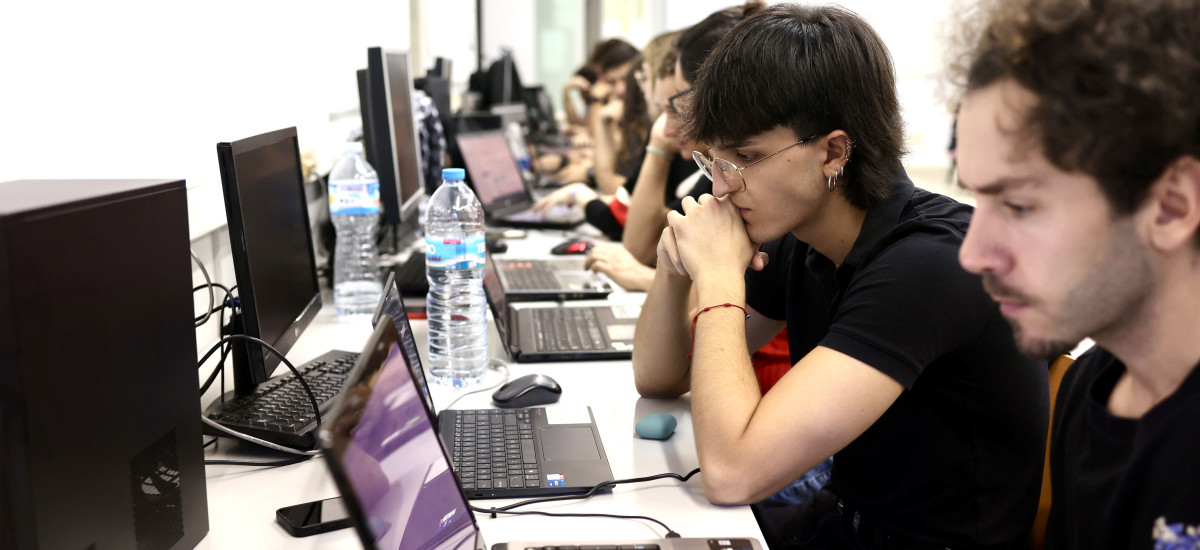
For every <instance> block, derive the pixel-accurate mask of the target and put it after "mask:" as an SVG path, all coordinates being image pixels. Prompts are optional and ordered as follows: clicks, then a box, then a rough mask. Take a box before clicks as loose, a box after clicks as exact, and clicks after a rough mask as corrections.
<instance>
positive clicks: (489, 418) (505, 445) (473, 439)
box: [450, 409, 544, 489]
mask: <svg viewBox="0 0 1200 550" xmlns="http://www.w3.org/2000/svg"><path fill="white" fill-rule="evenodd" d="M456 413H457V416H455V418H454V448H453V449H451V451H450V454H451V459H452V460H453V461H454V471H455V472H457V473H458V477H459V480H460V481H461V482H462V488H463V489H511V488H516V487H541V486H544V485H540V484H541V483H542V482H541V477H540V476H539V473H538V464H537V457H536V455H535V453H534V444H533V423H532V421H531V420H530V418H529V411H528V410H527V409H513V410H500V409H480V410H465V411H456Z"/></svg>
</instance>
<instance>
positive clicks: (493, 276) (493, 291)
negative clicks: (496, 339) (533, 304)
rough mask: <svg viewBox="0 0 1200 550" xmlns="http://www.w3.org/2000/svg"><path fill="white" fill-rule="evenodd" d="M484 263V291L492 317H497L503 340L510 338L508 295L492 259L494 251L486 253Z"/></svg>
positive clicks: (497, 326)
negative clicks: (490, 307) (505, 293)
mask: <svg viewBox="0 0 1200 550" xmlns="http://www.w3.org/2000/svg"><path fill="white" fill-rule="evenodd" d="M485 256H486V258H487V259H486V260H484V265H483V292H484V296H485V297H486V298H487V301H488V304H491V306H492V317H493V318H495V319H496V329H497V330H498V331H500V338H501V339H502V340H504V339H507V338H508V297H507V296H505V295H504V287H503V286H501V285H500V273H498V272H497V271H496V264H495V262H493V261H492V253H491V252H487V253H486V254H485Z"/></svg>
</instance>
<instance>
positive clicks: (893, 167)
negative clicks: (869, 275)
mask: <svg viewBox="0 0 1200 550" xmlns="http://www.w3.org/2000/svg"><path fill="white" fill-rule="evenodd" d="M693 89H694V90H695V91H694V92H693V94H692V98H691V101H690V102H689V103H690V108H689V111H688V112H687V113H685V114H684V122H685V128H686V132H687V134H688V135H689V137H690V138H691V139H692V140H694V141H700V142H705V143H710V144H717V143H737V142H740V141H744V140H746V139H749V138H751V137H753V136H756V135H758V134H761V133H763V132H766V131H769V130H771V129H773V128H776V127H779V126H784V127H787V128H791V129H792V131H794V132H795V133H796V136H797V138H798V139H803V138H806V137H808V136H810V135H813V134H818V133H828V132H832V131H834V130H839V129H840V130H843V131H845V132H846V133H847V134H849V135H850V139H851V140H852V141H853V148H852V149H851V153H850V162H849V163H848V164H846V174H845V176H846V179H845V182H846V184H845V185H844V186H843V187H842V190H843V191H842V192H843V193H844V194H845V196H846V199H847V200H848V201H849V202H850V204H852V205H854V206H856V207H858V208H862V209H866V208H868V207H870V206H871V205H872V204H875V203H876V202H878V201H880V200H882V199H884V198H887V196H888V194H889V193H890V191H891V184H892V180H894V179H895V177H896V174H897V173H898V172H899V171H900V170H902V166H901V164H900V157H901V156H903V155H904V152H905V150H904V123H903V122H902V120H901V118H900V101H899V100H898V99H897V97H896V77H895V71H894V69H893V67H892V58H891V56H890V55H889V54H888V51H887V48H886V47H885V46H884V45H883V41H882V40H880V38H879V35H877V34H876V33H875V31H874V30H873V29H872V28H871V26H870V25H868V24H867V23H866V21H863V20H862V18H860V17H859V16H858V15H855V14H854V13H852V12H850V11H847V10H844V9H841V8H836V7H829V6H798V5H794V4H777V5H775V6H772V7H770V8H768V9H766V10H764V11H761V12H759V13H756V14H754V15H752V16H750V17H749V18H747V19H746V20H745V21H743V22H741V23H739V24H738V26H737V27H735V28H734V29H733V30H732V31H731V32H730V33H729V34H727V35H726V36H725V38H723V39H721V42H720V43H719V44H717V47H716V49H715V50H713V53H712V55H711V56H709V58H708V60H707V61H705V62H704V65H703V66H702V67H701V68H700V72H699V74H698V75H697V77H696V81H695V83H694V84H693Z"/></svg>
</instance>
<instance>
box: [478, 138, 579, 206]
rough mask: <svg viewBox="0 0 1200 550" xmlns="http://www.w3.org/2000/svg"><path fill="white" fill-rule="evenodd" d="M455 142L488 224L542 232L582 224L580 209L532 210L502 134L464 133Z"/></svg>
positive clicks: (515, 163)
mask: <svg viewBox="0 0 1200 550" xmlns="http://www.w3.org/2000/svg"><path fill="white" fill-rule="evenodd" d="M457 141H458V148H459V151H461V152H462V156H463V163H464V164H466V169H467V176H468V178H469V179H470V180H471V186H472V187H474V188H475V195H476V196H478V197H479V202H480V204H482V205H483V211H484V214H486V215H487V217H488V219H489V220H490V221H491V222H493V223H497V224H500V225H507V226H511V227H531V228H541V229H571V228H573V227H577V226H579V225H580V224H582V223H583V222H584V216H583V209H582V208H579V207H568V206H565V205H558V206H555V207H554V208H551V209H550V211H549V212H546V213H545V214H542V213H538V212H534V211H533V210H532V208H533V202H534V199H533V195H531V194H530V193H529V189H528V188H527V187H526V186H525V180H524V179H523V178H522V176H521V170H520V167H518V166H517V161H516V159H515V158H513V154H512V149H510V148H509V146H508V141H507V139H506V138H505V137H504V132H503V131H498V130H496V131H486V132H471V133H465V132H463V133H459V134H458V136H457Z"/></svg>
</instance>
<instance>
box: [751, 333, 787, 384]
mask: <svg viewBox="0 0 1200 550" xmlns="http://www.w3.org/2000/svg"><path fill="white" fill-rule="evenodd" d="M750 363H751V364H752V365H754V376H755V377H756V378H758V387H759V389H760V390H761V391H762V392H763V393H764V394H765V393H767V391H769V390H770V389H771V387H772V386H774V385H775V383H776V382H778V381H779V379H780V378H783V375H785V374H787V371H788V370H789V369H791V368H792V357H791V355H790V354H789V353H788V340H787V329H786V328H785V329H783V330H781V331H779V334H776V335H775V338H773V339H772V340H771V341H770V342H767V344H766V345H765V346H763V347H762V349H760V350H758V351H756V352H754V355H751V356H750Z"/></svg>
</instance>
